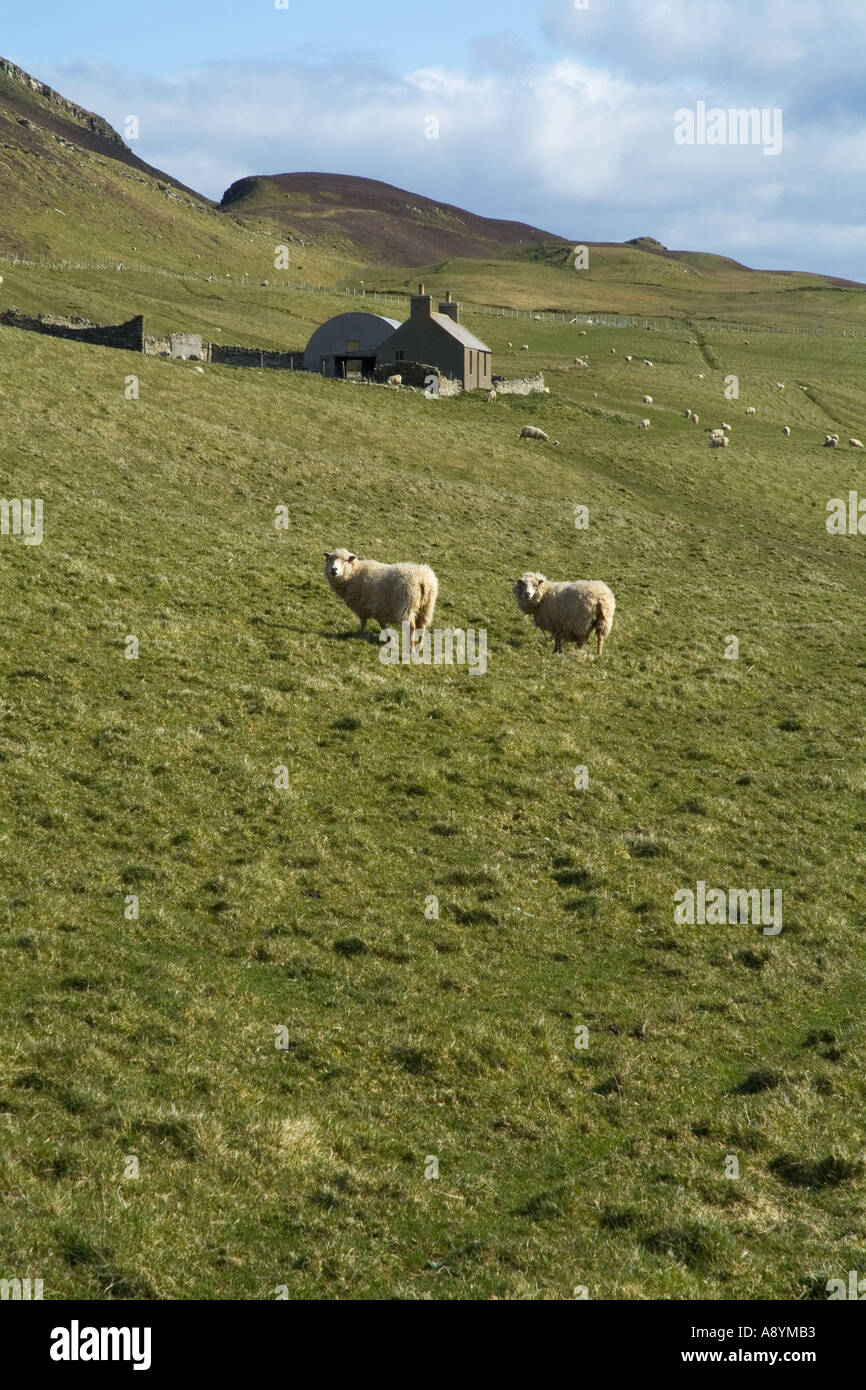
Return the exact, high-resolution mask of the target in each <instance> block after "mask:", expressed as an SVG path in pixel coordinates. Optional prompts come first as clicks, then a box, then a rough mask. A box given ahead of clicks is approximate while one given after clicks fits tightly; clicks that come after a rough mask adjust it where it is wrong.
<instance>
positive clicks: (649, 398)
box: [640, 396, 653, 405]
mask: <svg viewBox="0 0 866 1390" xmlns="http://www.w3.org/2000/svg"><path fill="white" fill-rule="evenodd" d="M640 403H641V405H652V403H653V398H652V396H641V398H640Z"/></svg>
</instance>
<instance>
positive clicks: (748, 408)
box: [746, 405, 755, 415]
mask: <svg viewBox="0 0 866 1390" xmlns="http://www.w3.org/2000/svg"><path fill="white" fill-rule="evenodd" d="M754 413H755V407H754V406H753V405H747V406H746V414H747V415H754Z"/></svg>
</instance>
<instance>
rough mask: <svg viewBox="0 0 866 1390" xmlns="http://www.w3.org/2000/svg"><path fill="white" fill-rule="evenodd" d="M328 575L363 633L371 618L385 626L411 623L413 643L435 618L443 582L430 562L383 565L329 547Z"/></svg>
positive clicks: (326, 573)
mask: <svg viewBox="0 0 866 1390" xmlns="http://www.w3.org/2000/svg"><path fill="white" fill-rule="evenodd" d="M325 578H326V579H327V581H328V583H329V584H330V586H331V588H332V589H333V590H334V593H335V594H336V595H337V596H338V597H339V598H341V599H342V600H343V602H344V603H345V605H346V607H347V608H349V609H351V611H352V612H353V613H354V614H355V617H356V618H360V620H361V632H362V633H363V632H365V631H366V628H367V621H368V619H370V618H372V619H373V621H374V622H377V623H378V624H379V626H380V627H381V628H385V627H392V626H393V627H398V628H402V624H403V623H408V624H409V632H410V644H411V642H413V641H414V637H415V633H416V632H423V630H424V628H425V627H428V626H429V624H430V623H431V621H432V619H433V609H434V608H435V606H436V596H437V594H438V592H439V581H438V579H437V578H436V575H435V574H434V573H433V571H432V569H431V568H430V566H429V565H416V564H413V563H409V562H404V563H402V564H398V565H383V564H381V563H380V562H379V561H378V560H359V559H358V557H357V555H354V554H353V553H352V552H351V551H350V550H330V551H329V550H326V551H325Z"/></svg>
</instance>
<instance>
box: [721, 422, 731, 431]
mask: <svg viewBox="0 0 866 1390" xmlns="http://www.w3.org/2000/svg"><path fill="white" fill-rule="evenodd" d="M722 429H723V430H724V431H725V434H730V432H731V427H730V425H726V424H725V422H724V420H723V421H722Z"/></svg>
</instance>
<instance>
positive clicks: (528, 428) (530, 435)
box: [520, 425, 559, 445]
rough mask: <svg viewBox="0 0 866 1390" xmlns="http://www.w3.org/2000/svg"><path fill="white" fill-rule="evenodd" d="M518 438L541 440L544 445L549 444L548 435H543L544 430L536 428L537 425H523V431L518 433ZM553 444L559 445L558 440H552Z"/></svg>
mask: <svg viewBox="0 0 866 1390" xmlns="http://www.w3.org/2000/svg"><path fill="white" fill-rule="evenodd" d="M520 438H521V439H541V440H543V441H544V443H545V444H547V443H549V441H550V435H549V434H545V433H544V430H540V429H539V428H538V426H537V425H524V426H523V429H522V430H521V431H520ZM553 442H554V444H556V445H558V444H559V440H558V439H554V441H553Z"/></svg>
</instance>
